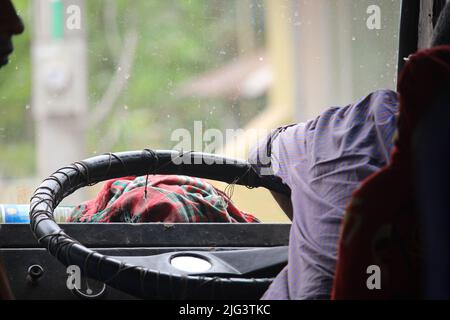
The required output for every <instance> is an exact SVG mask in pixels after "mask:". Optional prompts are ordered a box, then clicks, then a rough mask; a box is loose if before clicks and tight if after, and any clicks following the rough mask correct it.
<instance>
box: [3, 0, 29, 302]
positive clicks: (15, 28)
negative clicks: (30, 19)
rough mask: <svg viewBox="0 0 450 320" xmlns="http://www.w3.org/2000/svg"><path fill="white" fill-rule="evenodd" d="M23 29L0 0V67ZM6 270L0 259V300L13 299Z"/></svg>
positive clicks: (5, 0) (5, 1) (6, 1)
mask: <svg viewBox="0 0 450 320" xmlns="http://www.w3.org/2000/svg"><path fill="white" fill-rule="evenodd" d="M23 30H24V27H23V23H22V20H21V19H20V17H19V16H18V15H17V13H16V10H15V9H14V6H13V4H12V3H11V1H10V0H0V68H1V67H2V66H4V65H6V64H7V63H8V56H9V55H10V54H11V52H12V51H13V45H12V41H11V38H12V36H14V35H17V34H20V33H22V32H23ZM13 297H14V296H13V294H12V291H11V288H10V286H9V281H8V277H7V275H6V270H5V268H4V266H3V263H2V261H1V260H0V300H3V299H13Z"/></svg>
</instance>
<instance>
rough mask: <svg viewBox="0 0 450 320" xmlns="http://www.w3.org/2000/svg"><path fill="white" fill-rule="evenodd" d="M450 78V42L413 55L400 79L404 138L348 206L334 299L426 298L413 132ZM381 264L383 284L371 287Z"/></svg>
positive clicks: (400, 126)
mask: <svg viewBox="0 0 450 320" xmlns="http://www.w3.org/2000/svg"><path fill="white" fill-rule="evenodd" d="M449 79H450V46H442V47H436V48H433V49H429V50H424V51H421V52H419V53H417V54H415V55H413V56H411V57H410V59H409V62H408V63H407V64H406V66H405V69H404V71H403V72H402V74H401V77H400V80H399V94H400V114H399V124H398V137H397V140H396V143H395V147H394V150H393V152H392V156H391V163H390V164H389V165H388V166H386V167H385V168H383V169H382V170H380V171H379V172H377V173H375V174H374V175H372V176H371V177H369V178H368V179H367V180H365V181H364V182H363V184H362V185H361V187H360V188H359V189H358V190H357V191H355V192H354V194H353V198H352V202H351V204H350V205H349V207H348V208H347V210H346V214H345V216H344V222H343V227H342V233H341V239H340V243H339V249H338V262H337V268H336V274H335V280H334V287H333V292H332V299H395V298H420V297H421V273H422V271H421V265H422V261H421V256H422V255H421V252H420V251H421V247H420V228H419V222H418V214H417V210H416V207H415V205H414V200H415V197H414V184H413V179H414V172H413V159H412V145H411V144H412V143H411V141H412V137H413V134H414V131H415V128H416V126H417V124H418V123H419V120H420V119H421V118H423V116H424V115H425V113H426V112H427V110H428V108H429V107H430V106H431V105H432V104H433V99H434V97H436V95H437V93H438V92H439V91H440V90H442V89H443V87H442V86H443V85H445V84H447V82H448V81H449ZM371 265H377V266H379V267H380V271H381V272H380V275H381V289H380V290H376V289H374V290H369V289H368V287H367V280H368V278H369V277H370V276H371V275H372V274H373V272H368V271H367V268H368V267H369V266H371Z"/></svg>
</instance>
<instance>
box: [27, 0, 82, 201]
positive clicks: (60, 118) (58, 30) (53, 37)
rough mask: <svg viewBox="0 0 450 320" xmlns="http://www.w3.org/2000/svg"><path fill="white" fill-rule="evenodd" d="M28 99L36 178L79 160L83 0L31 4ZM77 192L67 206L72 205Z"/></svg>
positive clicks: (78, 196) (57, 0)
mask: <svg viewBox="0 0 450 320" xmlns="http://www.w3.org/2000/svg"><path fill="white" fill-rule="evenodd" d="M33 5H34V7H33V17H34V28H33V31H34V34H33V43H32V69H33V78H32V79H33V93H32V94H33V99H32V110H33V117H34V120H35V126H36V152H37V168H38V178H39V179H42V178H45V177H47V176H49V175H50V174H51V173H53V172H54V171H55V170H57V169H58V168H59V167H61V166H64V165H67V164H70V163H72V162H74V161H78V160H81V159H83V158H84V157H85V132H84V123H85V121H86V113H87V103H88V102H87V63H86V23H85V16H84V15H83V14H84V0H71V1H66V0H39V1H33ZM81 198H82V193H79V192H77V194H76V195H75V196H72V198H71V201H73V202H78V201H80V200H81Z"/></svg>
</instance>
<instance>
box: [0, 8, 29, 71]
mask: <svg viewBox="0 0 450 320" xmlns="http://www.w3.org/2000/svg"><path fill="white" fill-rule="evenodd" d="M23 30H24V27H23V23H22V20H21V19H20V17H19V16H18V15H17V13H16V10H15V9H14V6H13V4H12V3H11V1H10V0H0V67H2V66H4V65H5V64H7V63H8V56H9V55H10V54H11V53H12V51H13V45H12V37H13V36H14V35H17V34H21V33H22V32H23Z"/></svg>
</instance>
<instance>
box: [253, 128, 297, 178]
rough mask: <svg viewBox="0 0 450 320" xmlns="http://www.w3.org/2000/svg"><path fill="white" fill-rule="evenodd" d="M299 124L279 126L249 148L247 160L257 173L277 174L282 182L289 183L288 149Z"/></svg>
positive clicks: (289, 164)
mask: <svg viewBox="0 0 450 320" xmlns="http://www.w3.org/2000/svg"><path fill="white" fill-rule="evenodd" d="M301 125H302V124H295V125H288V126H283V127H279V128H277V129H275V130H273V131H272V132H271V133H270V134H269V135H268V136H266V137H265V138H263V139H261V140H258V142H257V143H256V144H255V146H254V147H253V148H252V149H251V151H250V153H249V158H248V160H249V162H250V164H251V165H252V167H253V168H254V169H255V171H256V172H257V173H258V174H259V175H272V176H277V177H279V178H280V179H281V180H282V181H283V183H285V184H287V185H289V183H290V176H291V175H290V174H289V168H290V167H291V163H290V160H289V159H290V157H289V155H288V149H289V145H290V144H291V143H292V136H293V134H294V132H295V131H296V130H295V129H296V128H297V127H299V126H301Z"/></svg>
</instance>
